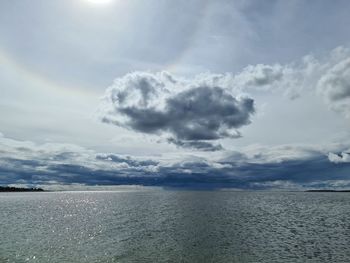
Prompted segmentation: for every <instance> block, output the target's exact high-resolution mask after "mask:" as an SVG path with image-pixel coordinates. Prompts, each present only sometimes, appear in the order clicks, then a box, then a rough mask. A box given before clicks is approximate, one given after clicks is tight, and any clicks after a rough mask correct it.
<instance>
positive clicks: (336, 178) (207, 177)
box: [0, 137, 350, 189]
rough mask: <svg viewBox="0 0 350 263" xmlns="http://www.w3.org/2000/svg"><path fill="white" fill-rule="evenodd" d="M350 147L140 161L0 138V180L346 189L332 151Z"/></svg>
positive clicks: (341, 162) (343, 169) (345, 168)
mask: <svg viewBox="0 0 350 263" xmlns="http://www.w3.org/2000/svg"><path fill="white" fill-rule="evenodd" d="M348 147H349V145H342V144H335V145H330V146H327V147H320V146H319V147H313V146H307V145H299V146H298V145H284V146H275V147H266V146H259V145H256V146H250V147H247V148H244V149H242V150H241V151H235V152H233V151H226V152H223V153H221V154H220V156H216V157H194V156H184V155H182V156H177V157H175V158H174V156H172V157H171V158H169V157H168V158H167V157H165V156H158V157H138V158H136V157H131V156H125V155H118V154H113V153H96V152H95V151H92V150H88V149H85V148H82V147H78V146H75V145H69V144H53V143H46V144H42V145H37V144H34V143H32V142H25V141H17V140H13V139H8V138H6V137H0V149H1V151H0V181H1V183H2V184H6V185H8V184H14V185H16V184H18V185H31V186H33V185H37V186H42V187H44V188H51V189H53V188H54V187H55V186H59V185H61V186H62V185H85V186H94V185H146V186H174V187H209V188H240V189H269V188H275V189H278V188H288V189H303V188H319V187H332V188H342V187H348V186H350V178H349V173H350V162H349V160H348V156H347V155H346V154H345V153H343V154H338V155H337V154H334V153H331V152H345V151H344V149H348ZM336 156H338V157H337V158H335V157H336ZM169 160H170V161H169Z"/></svg>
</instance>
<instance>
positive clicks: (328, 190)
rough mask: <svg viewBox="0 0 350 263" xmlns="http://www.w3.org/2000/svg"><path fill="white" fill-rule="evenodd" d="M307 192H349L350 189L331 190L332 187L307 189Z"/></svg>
mask: <svg viewBox="0 0 350 263" xmlns="http://www.w3.org/2000/svg"><path fill="white" fill-rule="evenodd" d="M305 192H318V193H328V192H331V193H334V192H335V193H348V192H350V190H330V189H320V190H307V191H305Z"/></svg>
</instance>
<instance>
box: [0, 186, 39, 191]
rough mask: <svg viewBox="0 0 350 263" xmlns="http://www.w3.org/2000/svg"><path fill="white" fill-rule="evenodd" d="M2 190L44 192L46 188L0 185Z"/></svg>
mask: <svg viewBox="0 0 350 263" xmlns="http://www.w3.org/2000/svg"><path fill="white" fill-rule="evenodd" d="M0 192H44V189H42V188H22V187H10V186H0Z"/></svg>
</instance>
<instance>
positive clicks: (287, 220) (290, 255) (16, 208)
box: [0, 188, 350, 263]
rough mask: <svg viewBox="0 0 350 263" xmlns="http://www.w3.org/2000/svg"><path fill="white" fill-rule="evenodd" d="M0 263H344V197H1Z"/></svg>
mask: <svg viewBox="0 0 350 263" xmlns="http://www.w3.org/2000/svg"><path fill="white" fill-rule="evenodd" d="M0 262H1V263H5V262H57V263H63V262H70V263H75V262H76V263H80V262H89V263H90V262H201V263H202V262H239V263H244V262H269V263H271V262H293V263H294V262H315V263H316V262H317V263H320V262H327V263H329V262H332V263H335V262H350V193H314V192H313V193H311V192H267V191H261V192H258V191H232V190H220V191H219V190H213V191H204V190H203V191H190V190H171V189H170V190H169V189H153V188H152V189H147V188H145V189H142V190H140V189H129V190H120V191H86V192H84V191H76V192H42V193H41V192H32V193H0Z"/></svg>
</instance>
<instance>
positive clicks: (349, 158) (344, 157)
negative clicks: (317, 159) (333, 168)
mask: <svg viewBox="0 0 350 263" xmlns="http://www.w3.org/2000/svg"><path fill="white" fill-rule="evenodd" d="M328 159H329V161H331V162H332V163H350V149H349V151H347V152H341V153H339V154H335V153H329V154H328Z"/></svg>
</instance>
